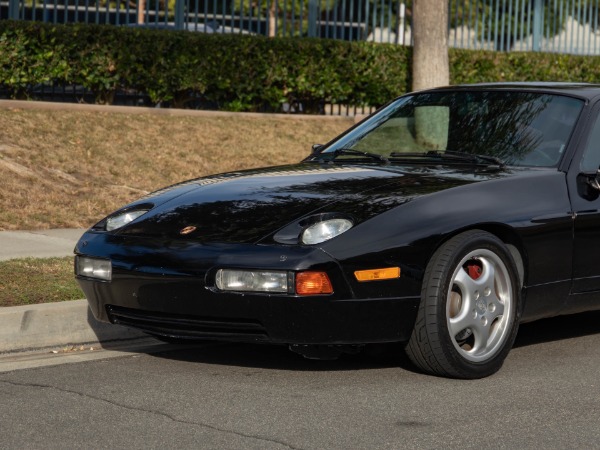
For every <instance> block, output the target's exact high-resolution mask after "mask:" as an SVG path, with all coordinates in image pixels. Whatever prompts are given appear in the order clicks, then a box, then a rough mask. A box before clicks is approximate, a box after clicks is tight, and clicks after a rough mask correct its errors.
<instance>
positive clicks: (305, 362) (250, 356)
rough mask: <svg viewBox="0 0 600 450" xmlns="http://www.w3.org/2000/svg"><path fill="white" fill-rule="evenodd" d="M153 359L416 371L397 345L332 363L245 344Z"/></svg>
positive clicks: (165, 354) (198, 348)
mask: <svg viewBox="0 0 600 450" xmlns="http://www.w3.org/2000/svg"><path fill="white" fill-rule="evenodd" d="M153 356H155V357H158V358H167V359H174V360H177V361H185V362H192V363H203V364H217V365H227V366H236V367H253V368H261V369H274V370H289V371H355V370H373V369H383V368H394V367H395V368H398V367H400V368H402V369H405V370H408V371H411V372H414V371H416V370H415V369H414V368H413V366H412V363H411V362H410V361H409V360H408V358H407V357H406V355H405V354H404V351H403V349H402V345H400V344H393V345H392V344H389V345H386V346H384V347H383V348H375V347H373V348H372V349H368V350H367V351H363V352H360V353H358V354H354V355H346V354H344V355H341V356H340V357H339V358H338V359H336V360H314V359H306V358H304V357H302V356H301V355H298V354H296V353H293V352H291V351H289V350H288V348H287V346H284V345H267V344H245V343H244V344H242V343H212V344H200V345H198V346H186V347H179V348H177V349H174V350H170V351H166V352H160V353H155V354H154V355H153Z"/></svg>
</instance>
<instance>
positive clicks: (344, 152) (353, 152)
mask: <svg viewBox="0 0 600 450" xmlns="http://www.w3.org/2000/svg"><path fill="white" fill-rule="evenodd" d="M339 155H356V156H366V157H367V158H371V159H376V160H378V161H380V162H382V163H384V164H389V163H390V160H389V159H387V158H386V157H385V156H383V155H380V154H379V153H370V152H363V151H361V150H353V149H351V148H338V149H337V150H334V151H333V159H335V158H337V157H338V156H339Z"/></svg>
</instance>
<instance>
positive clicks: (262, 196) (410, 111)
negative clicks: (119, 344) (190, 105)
mask: <svg viewBox="0 0 600 450" xmlns="http://www.w3.org/2000/svg"><path fill="white" fill-rule="evenodd" d="M599 167H600V86H595V85H587V84H561V83H552V84H548V83H535V84H481V85H471V86H457V87H448V88H439V89H433V90H428V91H422V92H417V93H412V94H407V95H404V96H402V97H399V98H397V99H396V100H394V101H392V102H390V103H389V104H387V105H386V106H384V107H383V108H381V109H380V110H378V111H377V112H376V113H374V114H372V115H371V116H369V117H368V118H366V119H365V120H363V121H362V122H360V123H359V124H357V125H356V126H354V127H353V128H351V129H350V130H348V131H347V132H345V133H344V134H342V135H341V136H339V137H337V138H336V139H334V140H332V141H331V142H329V143H328V144H325V145H322V146H314V147H313V152H312V154H310V155H309V156H308V157H306V159H304V160H303V161H302V162H300V163H298V164H294V165H288V166H280V167H267V168H262V169H254V170H246V171H240V172H232V173H225V174H220V175H215V176H209V177H203V178H198V179H195V180H191V181H187V182H184V183H181V184H177V185H175V186H171V187H169V188H166V189H162V190H160V191H157V192H154V193H153V194H150V195H148V196H146V197H144V198H142V199H140V200H138V201H135V202H133V203H131V204H129V205H127V206H125V207H123V208H122V209H120V210H118V211H116V212H114V213H112V214H110V215H109V216H108V217H106V218H105V219H103V220H101V221H100V222H99V223H97V224H96V225H94V226H93V227H92V228H91V229H90V230H89V231H87V232H86V233H85V234H84V235H83V236H82V237H81V240H80V241H79V242H78V244H77V246H76V249H75V253H76V256H75V272H76V277H77V280H78V282H79V284H80V285H81V287H82V289H83V291H84V293H85V295H86V297H87V299H88V301H89V304H90V307H91V309H92V311H93V313H94V315H95V317H96V318H97V319H98V320H101V321H109V322H111V323H113V324H121V325H125V326H128V327H133V328H137V329H140V330H143V331H145V332H147V333H149V334H151V335H154V336H157V337H160V338H163V339H171V340H203V339H208V340H222V341H241V342H264V343H271V344H285V345H288V346H289V347H290V349H292V350H294V351H295V352H297V353H300V354H302V355H304V356H306V357H309V358H332V357H336V356H338V355H340V354H342V353H344V352H355V351H357V350H358V349H360V348H361V347H362V346H364V345H366V344H377V343H391V342H403V343H405V349H406V352H407V354H408V356H409V357H410V359H411V360H412V361H413V362H414V364H415V365H416V366H417V367H418V368H419V369H421V370H422V371H424V372H427V373H431V374H435V375H440V376H447V377H454V378H479V377H484V376H488V375H490V374H492V373H494V372H496V371H497V370H498V369H499V368H500V367H501V365H502V363H503V361H504V359H505V358H506V356H507V354H508V352H509V350H510V348H511V346H512V344H513V342H514V340H515V336H516V334H517V329H518V326H519V324H520V323H521V322H524V321H531V320H535V319H539V318H543V317H550V316H555V315H560V314H570V313H577V312H581V311H586V310H595V309H600V264H599V263H598V259H597V255H598V254H599V253H600V183H599V175H598V169H599Z"/></svg>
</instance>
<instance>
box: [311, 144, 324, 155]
mask: <svg viewBox="0 0 600 450" xmlns="http://www.w3.org/2000/svg"><path fill="white" fill-rule="evenodd" d="M322 148H323V144H313V145H312V152H313V154H314V153H317V152H318V151H319V150H321V149H322Z"/></svg>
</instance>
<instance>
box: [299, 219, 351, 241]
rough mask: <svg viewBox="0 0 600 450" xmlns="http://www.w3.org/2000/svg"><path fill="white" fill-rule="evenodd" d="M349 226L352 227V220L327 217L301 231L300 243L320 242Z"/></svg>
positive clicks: (345, 229) (347, 228)
mask: <svg viewBox="0 0 600 450" xmlns="http://www.w3.org/2000/svg"><path fill="white" fill-rule="evenodd" d="M350 228H352V221H351V220H349V219H328V220H324V221H322V222H317V223H314V224H312V225H311V226H309V227H308V228H306V229H305V230H304V231H303V232H302V236H301V239H302V243H303V244H309V245H311V244H320V243H321V242H325V241H328V240H329V239H332V238H334V237H336V236H338V235H340V234H342V233H343V232H344V231H348V230H349V229H350Z"/></svg>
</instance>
